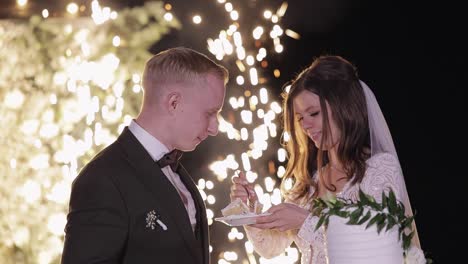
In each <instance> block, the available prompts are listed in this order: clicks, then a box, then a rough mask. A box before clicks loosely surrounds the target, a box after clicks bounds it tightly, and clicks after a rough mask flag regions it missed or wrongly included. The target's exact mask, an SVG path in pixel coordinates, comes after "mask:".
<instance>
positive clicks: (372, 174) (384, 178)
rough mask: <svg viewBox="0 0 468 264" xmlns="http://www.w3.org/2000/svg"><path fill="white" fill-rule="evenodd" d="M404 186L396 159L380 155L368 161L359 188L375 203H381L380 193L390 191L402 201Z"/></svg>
mask: <svg viewBox="0 0 468 264" xmlns="http://www.w3.org/2000/svg"><path fill="white" fill-rule="evenodd" d="M404 186H405V185H404V179H403V174H402V172H401V168H400V164H399V162H398V160H397V158H396V157H394V156H393V155H391V154H389V153H382V154H378V155H376V156H374V157H373V158H371V159H369V160H368V168H367V171H366V175H365V177H364V179H363V180H362V182H361V184H360V187H361V189H362V190H363V191H364V192H365V193H367V194H369V195H371V196H373V197H374V198H375V200H376V201H378V202H381V201H382V192H385V193H386V194H388V192H389V191H390V190H393V192H394V193H395V196H396V198H397V199H398V200H399V201H402V199H403V197H402V195H403V193H404V188H405V187H404ZM355 191H356V190H355ZM353 198H354V197H353Z"/></svg>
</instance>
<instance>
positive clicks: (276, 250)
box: [244, 187, 327, 264]
mask: <svg viewBox="0 0 468 264" xmlns="http://www.w3.org/2000/svg"><path fill="white" fill-rule="evenodd" d="M312 193H313V188H312V187H311V188H310V190H309V194H310V195H312ZM285 203H294V204H297V205H298V206H300V207H301V208H304V209H306V210H309V209H310V206H311V205H310V202H309V201H308V199H307V198H304V199H301V200H300V201H295V202H293V201H290V200H286V201H285ZM317 221H318V217H313V216H312V215H309V216H308V217H307V218H306V220H305V221H304V223H303V224H302V226H301V229H300V230H299V232H301V236H302V238H301V236H300V235H299V232H298V231H297V230H295V231H288V232H280V231H277V230H268V229H265V230H262V229H258V228H254V227H250V226H244V229H245V233H246V235H247V238H248V239H249V241H250V242H252V244H253V246H254V248H255V251H256V252H257V253H258V254H259V255H260V256H262V257H264V258H272V257H275V256H278V255H280V254H281V253H283V252H284V251H285V249H286V248H287V247H288V246H289V245H291V243H292V242H293V241H294V242H295V244H296V245H297V248H298V249H299V251H300V252H301V263H302V264H326V263H327V259H326V252H325V242H324V241H325V233H324V232H325V230H324V228H323V226H322V227H320V229H318V230H317V231H314V229H315V225H316V224H317Z"/></svg>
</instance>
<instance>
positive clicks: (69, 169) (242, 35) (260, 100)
mask: <svg viewBox="0 0 468 264" xmlns="http://www.w3.org/2000/svg"><path fill="white" fill-rule="evenodd" d="M216 1H217V5H218V7H219V8H221V9H224V11H225V12H226V14H227V16H228V18H229V20H230V23H229V25H227V26H226V28H225V29H221V30H220V31H219V34H218V35H217V36H216V37H213V38H207V48H208V51H209V52H211V53H212V54H213V55H214V56H215V57H216V59H217V60H219V61H222V62H223V64H228V62H233V65H235V67H236V70H235V71H233V72H236V73H237V72H238V74H237V75H236V76H232V75H231V78H233V80H235V85H236V87H237V88H236V91H237V95H235V96H234V95H233V96H231V97H230V98H228V102H229V104H227V105H226V106H227V107H230V109H229V110H228V111H229V112H230V113H231V114H230V115H229V116H227V118H224V117H221V116H220V126H219V130H220V132H222V133H224V134H225V136H226V137H227V138H228V139H229V140H232V141H236V142H242V143H244V144H245V145H246V146H248V147H247V149H246V150H244V151H243V152H241V153H231V154H228V155H226V156H225V157H224V158H223V159H219V160H217V161H214V162H212V163H211V164H210V165H209V168H210V170H211V171H212V172H213V173H214V177H213V178H210V179H206V178H201V179H200V180H199V181H198V188H199V190H200V193H201V195H202V197H203V199H204V200H205V201H206V203H207V216H208V222H209V224H210V225H212V224H213V221H214V218H215V217H216V216H218V215H219V212H214V210H213V209H212V208H213V205H214V204H215V203H216V200H217V199H216V196H215V195H214V194H212V191H213V190H214V189H215V188H216V184H218V183H219V184H224V185H226V184H230V181H229V179H230V176H232V172H233V171H234V170H237V169H241V170H244V171H245V172H246V176H247V180H248V181H249V182H251V183H255V191H256V193H257V196H258V197H259V200H260V202H261V203H262V204H263V205H264V208H263V210H264V211H265V210H267V209H268V208H270V207H271V206H272V205H276V204H279V203H280V202H281V193H280V190H279V189H278V188H277V187H276V186H277V185H278V184H277V183H278V181H279V180H280V179H281V178H282V177H283V175H284V173H285V168H284V166H283V164H284V162H285V161H286V150H285V149H283V148H281V147H279V148H278V149H277V150H275V151H276V153H277V154H276V157H277V160H276V161H271V160H270V161H265V162H263V164H264V165H266V166H267V167H268V169H267V171H268V174H269V175H259V174H258V170H256V168H255V166H252V163H253V162H254V161H260V160H262V157H263V156H264V153H266V152H267V151H271V150H269V148H271V145H272V144H271V143H269V141H270V140H279V139H278V138H279V136H280V135H279V133H281V131H280V128H279V127H278V120H279V118H278V116H279V115H280V114H281V111H282V110H281V105H280V104H279V103H278V102H276V101H274V100H272V99H271V97H272V96H271V92H270V91H271V89H272V88H271V87H269V77H268V75H269V74H268V73H266V72H265V71H266V69H267V68H268V66H269V65H268V61H269V58H270V57H273V56H275V55H276V54H281V53H282V52H284V49H285V47H284V46H283V44H282V41H281V40H282V38H283V37H285V36H288V37H290V38H293V39H299V38H300V36H299V34H297V33H296V32H294V31H293V30H291V29H283V27H282V26H281V24H280V22H281V19H282V17H283V16H284V15H285V13H286V11H287V8H288V3H287V2H283V3H282V4H281V5H280V6H279V7H278V8H277V9H276V10H270V9H265V10H263V11H262V13H261V15H260V16H259V18H258V19H261V20H262V21H259V23H258V25H255V24H254V23H249V24H248V25H243V24H241V23H240V22H239V21H240V18H241V16H242V13H241V9H240V8H239V7H237V6H235V4H234V3H233V2H229V1H226V0H216ZM27 4H28V1H27V0H17V6H18V8H25V7H26V6H27ZM172 8H173V7H172V5H171V4H170V3H165V4H164V10H165V12H164V14H163V18H164V19H165V20H166V21H168V22H170V21H172V20H173V19H175V16H174V15H173V13H172V11H173V10H172ZM86 10H87V7H86V6H84V5H79V4H76V3H73V2H71V3H69V4H67V5H66V12H67V13H68V14H70V15H72V16H78V15H79V14H80V13H83V12H85V11H86ZM90 11H91V17H92V19H93V21H94V23H95V24H96V25H100V24H103V23H105V22H106V21H108V20H111V19H116V18H117V17H118V15H119V14H118V12H117V11H115V10H112V9H111V8H109V7H103V6H101V5H100V4H99V2H98V1H97V0H93V1H92V2H91V7H90ZM41 16H42V17H43V18H44V19H46V18H49V17H50V12H49V10H48V9H43V10H42V11H41ZM192 22H193V23H194V24H195V25H198V26H203V22H204V21H203V15H202V14H195V15H193V17H192ZM70 27H71V26H70ZM70 27H65V31H67V30H71V28H70ZM76 41H77V42H78V43H79V45H80V49H81V54H79V55H76V54H74V53H73V52H72V51H71V50H67V51H66V54H63V55H64V56H65V57H69V58H70V57H73V56H76V57H74V58H73V59H74V60H73V59H71V60H70V61H74V63H70V64H69V65H68V68H67V69H64V71H62V72H58V73H57V74H55V75H54V83H55V84H56V85H62V86H63V87H65V88H66V90H67V92H69V93H73V94H75V96H76V98H77V99H76V100H77V104H76V105H75V106H73V107H70V109H68V110H67V111H66V112H65V116H63V117H62V118H64V119H66V120H69V121H70V120H78V119H81V118H83V117H85V119H86V124H87V125H88V128H86V130H85V131H84V133H83V136H82V137H81V138H75V137H72V136H70V135H65V136H64V137H63V138H62V139H61V140H63V142H64V144H63V145H64V147H63V148H62V149H57V150H56V153H55V155H54V157H53V159H54V160H55V162H57V163H60V164H63V165H62V168H61V170H62V175H63V179H62V180H60V181H58V182H57V183H56V184H55V185H54V187H53V188H52V191H51V193H48V194H43V193H41V191H40V187H39V185H38V183H36V182H35V181H32V180H31V181H27V182H26V183H25V184H24V185H23V186H22V187H21V188H20V189H21V190H18V191H19V192H20V193H22V195H23V196H24V198H25V199H27V200H28V201H29V202H30V203H34V202H36V201H37V200H39V199H40V198H41V195H47V197H48V199H52V200H54V201H56V202H57V203H60V204H67V202H68V200H67V199H68V197H69V193H70V186H71V182H72V181H73V179H74V178H75V177H76V175H77V174H78V172H79V170H80V168H79V164H78V162H77V161H78V160H79V157H80V156H82V155H84V153H86V152H88V150H90V149H92V148H94V147H95V146H104V145H108V144H110V143H111V142H112V141H113V140H115V135H114V133H113V131H109V130H108V129H106V128H105V125H103V124H102V123H100V122H98V121H97V120H96V116H97V115H100V116H102V118H103V119H104V120H106V121H107V122H110V123H112V122H119V123H120V124H119V126H118V131H117V132H118V133H119V132H121V131H122V130H123V128H124V127H125V126H127V125H128V124H129V123H130V121H131V119H132V116H130V115H128V114H126V113H125V112H124V107H123V106H124V104H125V100H124V98H123V97H122V94H123V90H124V89H126V88H127V87H126V86H125V85H124V84H123V83H121V82H119V81H116V79H118V78H115V75H116V70H117V68H118V67H119V58H118V56H117V55H116V54H114V53H109V54H107V55H105V56H103V57H102V59H100V60H99V61H88V60H87V59H86V58H87V56H89V54H90V52H91V50H92V49H93V47H92V43H91V42H90V41H89V40H87V36H86V34H85V33H83V34H77V38H76ZM252 43H255V44H252ZM112 45H113V46H114V47H119V46H120V45H121V39H120V37H119V36H118V35H116V36H114V37H113V38H112ZM272 75H273V76H274V77H275V78H279V77H280V75H281V71H280V69H274V70H273V72H272ZM89 82H93V83H95V84H97V85H98V86H99V87H101V88H102V89H112V92H111V93H110V94H108V95H107V96H106V98H104V99H100V98H98V97H96V96H93V95H92V93H91V91H90V89H91V88H90V86H89V85H87V83H89ZM128 88H129V89H132V91H133V92H134V93H135V94H138V93H141V92H142V87H141V75H140V73H134V74H133V75H132V86H131V87H128ZM24 97H25V95H24V94H22V93H21V92H19V91H17V90H15V91H12V92H9V93H8V94H7V96H5V100H4V103H5V105H6V106H8V107H10V108H18V107H21V104H22V103H23V101H24ZM59 99H60V98H59V95H58V94H50V95H49V103H50V104H51V105H55V104H58V103H60V100H59ZM54 120H55V117H54V114H53V113H52V112H50V113H44V115H43V118H42V120H25V121H24V123H23V125H22V126H21V130H22V131H23V133H25V134H26V135H34V133H35V132H36V131H38V130H39V135H40V137H39V138H38V139H37V140H36V143H35V144H36V145H37V147H40V146H41V145H42V142H41V139H40V138H49V139H50V138H53V137H56V136H57V135H58V134H59V129H60V128H59V126H60V124H59V123H54ZM43 123H45V124H43ZM283 137H284V140H288V135H287V134H286V135H283ZM262 161H263V160H262ZM276 163H278V164H280V165H279V166H277V167H276V165H275V164H276ZM17 166H18V161H17V160H16V159H15V158H12V159H11V160H10V167H11V168H13V169H14V168H16V167H17ZM29 166H30V167H31V168H33V169H40V168H44V167H47V166H49V157H46V156H45V155H38V156H37V157H34V158H33V159H32V160H31V161H30V162H29ZM289 184H291V183H289ZM225 198H226V197H222V199H220V200H223V201H224V200H225ZM65 223H66V212H60V213H54V214H52V215H51V216H50V218H49V221H48V224H47V227H48V229H49V231H50V232H51V233H52V234H54V235H55V236H60V235H62V233H63V229H64V226H65ZM226 235H227V240H228V241H229V242H232V243H234V242H236V243H243V246H244V249H245V254H246V256H247V259H241V253H240V252H237V251H235V249H236V248H235V247H232V249H233V251H225V252H222V253H221V254H219V255H218V256H213V258H214V259H215V260H216V261H217V263H218V264H228V263H250V264H254V263H295V262H297V261H298V259H299V252H298V251H297V249H296V248H295V247H293V246H291V247H289V248H287V249H286V251H285V253H283V254H282V255H280V256H278V257H276V258H273V259H268V260H267V259H264V258H261V257H260V258H258V259H257V256H256V255H255V254H254V250H253V245H252V244H251V243H250V242H249V241H247V240H246V237H245V235H244V233H243V231H242V230H241V229H239V228H236V227H232V228H230V231H229V232H228V233H227V234H226ZM15 239H16V240H21V241H22V240H25V239H26V238H25V234H24V230H19V231H18V234H17V236H16V237H15ZM16 242H17V241H12V242H11V243H16ZM60 250H61V247H59V248H58V249H57V248H56V249H53V250H51V252H50V253H49V255H42V257H41V258H42V259H41V260H40V261H38V262H39V263H49V262H48V260H50V259H52V255H53V254H58V253H59V251H60ZM210 250H211V251H213V248H212V247H211V246H210ZM216 258H217V259H216Z"/></svg>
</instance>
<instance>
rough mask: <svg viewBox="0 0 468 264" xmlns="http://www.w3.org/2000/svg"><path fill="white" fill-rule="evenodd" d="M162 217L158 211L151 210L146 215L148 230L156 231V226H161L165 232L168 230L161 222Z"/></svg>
mask: <svg viewBox="0 0 468 264" xmlns="http://www.w3.org/2000/svg"><path fill="white" fill-rule="evenodd" d="M159 218H160V215H159V214H157V213H156V211H154V210H151V211H150V212H148V213H147V214H146V228H151V229H152V230H154V229H155V228H156V224H157V225H159V226H160V227H161V228H162V229H163V230H164V231H166V230H167V226H166V225H165V224H164V223H163V221H161V219H159Z"/></svg>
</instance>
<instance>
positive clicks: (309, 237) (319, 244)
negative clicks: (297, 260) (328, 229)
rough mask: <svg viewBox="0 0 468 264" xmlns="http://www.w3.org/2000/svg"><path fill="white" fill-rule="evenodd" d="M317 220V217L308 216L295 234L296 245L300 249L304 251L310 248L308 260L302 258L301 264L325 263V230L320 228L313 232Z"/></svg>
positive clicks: (322, 227)
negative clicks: (296, 237)
mask: <svg viewBox="0 0 468 264" xmlns="http://www.w3.org/2000/svg"><path fill="white" fill-rule="evenodd" d="M318 220H319V218H318V217H317V216H313V215H312V214H310V215H309V216H308V217H307V218H306V220H305V221H304V224H303V225H302V227H301V229H300V230H299V233H298V234H297V236H298V239H297V241H296V244H298V245H300V248H304V249H305V248H307V246H309V247H310V248H311V253H310V254H307V255H308V257H309V258H308V259H305V256H303V258H304V259H303V262H302V263H313V264H325V263H327V259H326V252H325V229H324V226H321V227H320V228H319V229H317V230H315V226H316V225H317V222H318ZM312 249H313V250H312ZM303 255H305V253H303ZM306 261H307V262H306Z"/></svg>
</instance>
